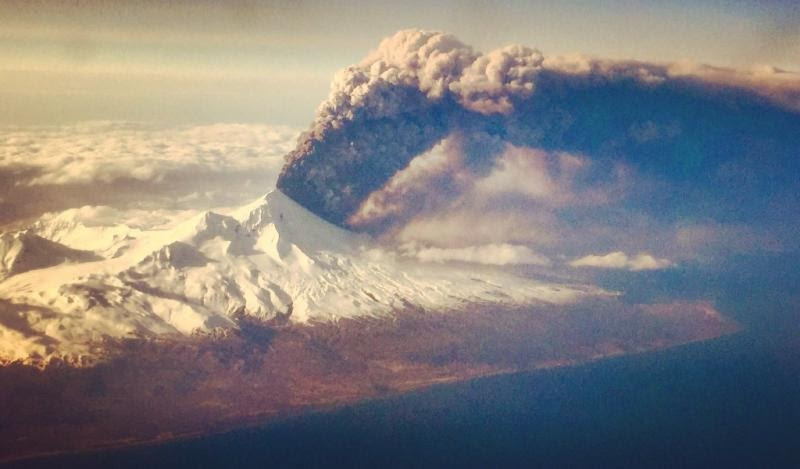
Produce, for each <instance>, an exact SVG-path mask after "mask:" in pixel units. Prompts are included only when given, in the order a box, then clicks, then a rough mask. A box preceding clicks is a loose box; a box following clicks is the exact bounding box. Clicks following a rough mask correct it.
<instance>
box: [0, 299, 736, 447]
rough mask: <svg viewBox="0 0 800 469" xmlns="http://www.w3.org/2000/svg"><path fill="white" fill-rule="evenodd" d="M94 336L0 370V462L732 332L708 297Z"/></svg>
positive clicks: (154, 438)
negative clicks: (37, 361) (79, 353)
mask: <svg viewBox="0 0 800 469" xmlns="http://www.w3.org/2000/svg"><path fill="white" fill-rule="evenodd" d="M240 326H241V327H240V330H238V331H235V332H230V331H229V332H222V333H218V334H212V335H198V336H195V337H192V338H166V339H159V340H152V339H150V340H143V339H142V340H138V339H137V340H134V339H131V340H125V341H121V342H113V343H111V342H110V343H106V344H103V346H104V347H106V348H108V349H109V350H111V352H110V354H109V356H108V358H107V359H106V360H104V361H102V362H100V363H99V364H96V365H95V366H92V367H85V368H74V367H71V366H68V365H65V364H58V363H52V364H50V365H49V366H47V367H46V368H44V369H39V368H35V367H32V366H26V365H21V364H12V365H9V366H5V367H3V368H0V403H2V404H1V405H0V462H2V461H9V460H15V459H21V458H27V457H32V456H36V455H44V454H55V453H63V452H76V451H88V450H96V449H102V448H110V447H119V446H126V445H134V444H142V443H148V442H161V441H168V440H172V439H177V438H186V437H190V436H194V435H200V434H207V433H212V432H220V431H225V430H229V429H233V428H236V427H241V426H246V425H254V424H260V423H264V422H267V421H269V420H272V419H276V418H281V417H284V416H287V415H291V414H296V413H298V412H302V411H307V410H311V409H324V408H329V407H331V406H337V405H342V404H347V403H353V402H356V401H359V400H364V399H370V398H377V397H381V396H386V395H391V394H396V393H402V392H406V391H409V390H413V389H419V388H422V387H425V386H430V385H434V384H437V383H445V382H451V381H456V380H466V379H472V378H476V377H481V376H487V375H491V374H498V373H509V372H516V371H529V370H534V369H539V368H549V367H555V366H565V365H570V364H575V363H581V362H586V361H590V360H596V359H600V358H602V357H608V356H614V355H620V354H628V353H637V352H642V351H647V350H653V349H657V348H663V347H668V346H672V345H676V344H680V343H686V342H691V341H698V340H704V339H709V338H713V337H717V336H719V335H722V334H726V333H730V332H733V331H735V330H737V329H738V326H737V325H736V324H735V323H734V322H732V321H730V320H728V319H726V318H724V317H723V316H721V315H719V314H718V313H717V312H716V311H715V310H714V308H713V307H712V306H711V305H710V304H707V303H685V302H682V303H671V304H660V305H624V304H622V303H620V302H618V301H616V300H603V301H597V302H595V303H592V304H584V305H581V306H572V307H556V306H535V307H531V308H527V309H513V310H502V311H501V310H497V309H492V308H488V307H475V308H473V309H472V310H471V311H469V312H446V313H430V312H424V311H417V310H409V311H403V312H399V313H397V315H396V316H395V317H391V318H364V319H351V320H342V321H339V322H337V323H318V324H307V325H275V324H263V323H255V322H252V321H251V320H244V319H243V320H242V321H241V322H240Z"/></svg>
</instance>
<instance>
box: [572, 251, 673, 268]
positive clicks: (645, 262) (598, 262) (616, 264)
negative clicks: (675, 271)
mask: <svg viewBox="0 0 800 469" xmlns="http://www.w3.org/2000/svg"><path fill="white" fill-rule="evenodd" d="M569 265H570V266H572V267H596V268H601V269H625V270H631V271H639V270H658V269H666V268H668V267H672V266H673V265H675V264H673V263H672V262H671V261H670V260H669V259H659V258H656V257H654V256H653V255H651V254H648V253H646V252H640V253H639V254H636V255H635V256H628V255H627V254H625V253H624V252H622V251H616V252H610V253H608V254H604V255H595V254H590V255H588V256H584V257H581V258H580V259H575V260H574V261H572V262H570V263H569Z"/></svg>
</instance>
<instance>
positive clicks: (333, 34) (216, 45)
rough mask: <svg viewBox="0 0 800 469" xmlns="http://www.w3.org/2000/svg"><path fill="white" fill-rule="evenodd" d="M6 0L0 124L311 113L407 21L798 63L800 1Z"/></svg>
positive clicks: (1, 13)
mask: <svg viewBox="0 0 800 469" xmlns="http://www.w3.org/2000/svg"><path fill="white" fill-rule="evenodd" d="M219 3H220V4H218V3H217V2H201V1H195V2H180V1H173V2H169V3H166V2H155V1H152V2H151V1H127V2H126V1H122V0H117V1H87V2H80V1H71V2H66V1H64V2H58V1H49V2H48V1H19V2H16V1H2V0H0V108H2V109H3V113H2V114H0V124H21V125H27V124H55V123H65V122H74V121H82V120H141V121H164V122H170V123H195V122H220V121H224V122H267V123H277V124H290V125H299V126H302V125H305V124H307V123H309V122H310V121H311V119H312V117H313V113H314V110H315V108H316V106H317V105H318V103H319V102H320V101H321V100H322V99H323V98H324V97H325V95H326V94H327V91H328V85H329V82H330V79H331V76H332V75H333V73H334V72H335V71H336V70H337V69H340V68H342V67H344V66H347V65H349V64H351V63H354V62H356V61H358V60H359V59H360V58H361V57H363V56H364V55H365V54H366V53H367V52H368V51H369V50H371V49H374V48H375V47H376V46H377V44H378V43H379V41H380V39H381V38H383V37H386V36H389V35H391V34H392V33H393V32H395V31H396V30H398V29H404V28H427V29H438V30H445V31H448V32H452V33H454V34H455V35H456V36H458V37H459V38H460V39H461V40H463V41H464V42H465V43H467V44H471V45H473V46H475V47H476V48H478V49H480V50H484V51H485V50H490V49H493V48H496V47H499V46H502V45H505V44H508V43H521V44H526V45H530V46H534V47H537V48H539V49H540V50H541V51H542V52H543V53H545V54H564V53H573V52H581V53H586V54H591V55H595V56H600V57H607V58H636V59H644V60H652V61H676V60H693V61H698V62H706V63H711V64H714V65H722V66H732V67H739V68H747V67H751V66H753V65H763V64H768V65H774V66H778V67H781V68H785V69H789V70H800V6H798V4H797V3H796V2H792V1H788V0H787V1H785V2H764V1H761V2H747V1H733V0H731V1H723V0H718V1H710V2H692V1H678V2H673V3H670V4H669V5H666V4H663V3H662V2H647V1H639V2H637V1H603V2H601V1H596V2H558V3H557V4H552V5H551V4H547V3H545V2H493V1H462V2H455V1H442V2H430V1H429V2H419V1H404V2H391V3H390V2H379V1H373V2H355V1H348V2H336V1H329V2H304V1H293V2H278V1H275V2H268V1H265V2H245V1H242V2H225V3H224V5H222V4H221V3H222V2H219Z"/></svg>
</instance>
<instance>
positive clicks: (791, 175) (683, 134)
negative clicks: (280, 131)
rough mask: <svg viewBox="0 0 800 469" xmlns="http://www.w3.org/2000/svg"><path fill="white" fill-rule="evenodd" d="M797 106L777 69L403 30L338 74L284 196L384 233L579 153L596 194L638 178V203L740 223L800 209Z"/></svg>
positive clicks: (795, 87) (288, 170)
mask: <svg viewBox="0 0 800 469" xmlns="http://www.w3.org/2000/svg"><path fill="white" fill-rule="evenodd" d="M798 109H800V80H799V79H798V77H797V75H795V74H792V73H788V72H782V71H780V70H776V69H769V70H755V71H749V72H741V71H733V70H726V69H719V68H712V67H707V66H690V65H686V64H683V65H675V64H648V63H641V62H632V61H624V62H620V61H616V62H615V61H603V60H595V59H587V58H584V57H573V58H545V57H543V56H542V54H541V53H540V52H538V51H537V50H535V49H530V48H527V47H520V46H510V47H505V48H502V49H498V50H495V51H492V52H489V53H486V54H482V53H479V52H477V51H475V50H473V49H472V48H471V47H469V46H466V45H464V44H462V43H461V42H459V41H458V40H457V39H456V38H454V37H453V36H451V35H448V34H443V33H439V32H428V31H416V30H410V31H401V32H398V33H397V34H395V35H394V36H393V37H391V38H388V39H386V40H384V41H383V42H382V43H381V44H380V46H379V47H378V49H377V50H376V51H375V52H373V53H371V54H370V55H369V56H368V57H367V58H366V59H364V60H363V61H362V62H361V63H359V64H358V65H355V66H352V67H349V68H347V69H345V70H343V71H341V72H340V73H339V74H338V75H337V76H336V78H335V80H334V82H333V85H332V87H331V93H330V96H329V97H328V99H327V100H326V101H325V102H323V103H322V105H321V106H320V108H319V110H318V113H317V116H316V119H315V121H314V123H313V126H312V127H311V129H310V130H309V131H307V132H306V133H305V134H304V135H303V136H301V138H300V142H299V144H298V146H297V148H296V149H295V150H294V151H293V152H291V153H290V154H289V156H288V161H287V164H286V166H285V167H284V169H283V172H282V173H281V175H280V177H279V180H278V187H279V188H281V189H282V190H283V191H284V192H285V193H287V194H288V195H289V196H291V197H293V198H294V199H295V200H297V201H298V202H300V203H302V204H303V205H305V206H306V207H308V208H309V209H311V210H312V211H314V212H316V213H317V214H319V215H321V216H322V217H324V218H326V219H328V220H329V221H331V222H333V223H337V224H339V225H343V226H349V227H351V228H358V229H369V230H372V231H382V230H386V229H387V228H389V227H391V226H392V225H396V224H398V223H404V222H406V221H407V220H408V219H409V218H410V217H411V216H412V215H413V214H415V213H424V212H426V211H430V210H432V209H433V208H435V207H438V208H441V207H442V206H443V204H444V202H443V201H445V200H453V199H454V198H455V199H457V198H458V197H454V196H458V195H461V196H463V195H464V194H465V193H470V194H473V195H474V194H476V193H479V192H480V191H477V189H476V188H475V186H476V184H483V183H480V181H481V180H482V178H485V177H487V176H488V175H490V173H493V172H497V171H498V168H500V166H502V165H503V164H510V163H508V162H509V161H512V162H513V161H516V160H514V158H516V159H517V160H518V159H519V157H520V155H526V154H528V153H525V152H520V151H519V149H525V148H530V149H533V150H535V151H532V152H530V153H529V154H531V155H534V156H533V157H535V158H542V155H543V154H544V155H550V156H549V157H548V158H550V159H551V160H552V161H551V162H550V163H548V162H547V161H545V162H544V163H543V164H544V165H545V166H547V167H549V168H551V169H553V168H555V169H553V171H555V173H554V174H556V173H559V172H560V171H562V169H559V168H560V166H559V165H560V164H561V163H563V162H564V161H567V160H565V159H564V158H568V157H569V155H576V156H574V157H573V158H577V159H578V160H581V161H583V160H587V161H589V163H590V164H587V165H585V166H587V167H588V166H591V170H589V171H584V173H581V174H582V175H581V176H580V177H581V180H580V181H578V182H580V183H581V184H583V185H584V186H591V185H597V184H601V185H602V184H611V183H612V182H614V181H612V180H614V179H615V178H618V175H619V174H620V171H622V172H625V173H626V174H634V175H635V176H636V178H637V181H638V185H635V186H636V187H639V188H640V189H641V188H642V187H644V186H647V190H641V191H640V192H639V193H636V194H633V196H630V194H629V197H627V199H626V202H625V204H626V207H627V208H637V207H639V208H641V207H646V210H648V211H649V212H652V213H653V214H654V215H653V216H654V217H657V218H660V219H667V220H669V219H672V220H676V219H678V218H682V217H685V216H686V215H687V213H689V212H691V211H700V212H702V213H703V214H704V215H708V214H724V215H720V217H723V218H725V217H727V218H726V219H725V220H722V222H731V223H741V222H745V221H748V220H750V219H752V217H753V216H755V215H760V214H763V213H765V212H766V211H768V209H769V208H770V207H773V208H774V206H777V205H781V204H783V205H781V206H782V207H784V212H785V211H786V210H788V209H786V208H785V207H796V206H798V205H800V203H798V201H797V195H796V194H797V191H794V190H793V189H792V188H793V187H796V181H797V176H798V174H800V162H799V161H798V160H799V159H800V158H798V155H800V138H798V137H797V136H798V135H800V114H798ZM509 151H512V152H516V153H514V155H516V156H513V155H512V156H509ZM509 158H510V159H509ZM546 159H547V158H545V160H546ZM504 161H505V162H506V163H503V162H504ZM559 161H560V162H561V163H559ZM777 169H779V170H777ZM551 179H552V178H551ZM570 181H571V182H570V183H571V184H572V183H576V184H577V182H576V180H572V179H571V180H570ZM524 183H525V182H524V181H523V184H524ZM540 183H541V178H538V179H537V178H531V179H530V181H529V182H528V184H529V185H537V184H540ZM526 190H527V191H528V192H529V193H535V192H536V190H535V188H533V189H531V188H528V189H526ZM476 191H477V192H476ZM764 194H770V196H767V197H764ZM793 194H794V195H793ZM773 195H774V197H772V196H773ZM573 198H575V197H573ZM578 198H579V197H578ZM462 199H463V197H462ZM786 204H788V205H786ZM773 212H774V215H775V216H776V217H777V216H780V214H779V212H780V210H778V211H774V210H773ZM595 213H596V211H595ZM720 217H716V216H712V218H714V219H715V220H719V219H720Z"/></svg>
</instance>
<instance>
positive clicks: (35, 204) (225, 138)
mask: <svg viewBox="0 0 800 469" xmlns="http://www.w3.org/2000/svg"><path fill="white" fill-rule="evenodd" d="M296 137H297V132H296V131H295V130H294V129H291V128H288V127H281V126H266V125H243V124H214V125H203V126H185V127H157V126H154V125H147V124H137V123H124V122H90V123H80V124H74V125H66V126H60V127H28V128H26V127H9V126H6V127H0V198H1V199H2V200H3V201H2V202H0V206H2V210H0V213H2V215H0V223H9V222H13V221H14V220H18V219H24V218H26V217H31V216H37V215H39V214H41V213H43V212H47V211H54V210H63V209H66V208H73V207H81V206H84V205H107V206H114V207H125V208H130V207H139V208H151V207H158V208H165V207H167V208H168V207H173V208H197V207H211V206H215V205H216V206H219V205H228V204H234V203H239V202H242V201H244V200H247V198H254V197H257V196H258V195H260V194H263V193H265V192H266V191H267V190H268V188H269V186H272V185H274V181H275V178H276V176H277V173H278V171H279V169H280V166H281V164H282V161H283V155H285V154H286V153H287V152H288V151H289V150H290V149H291V148H293V146H294V143H295V140H296Z"/></svg>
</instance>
